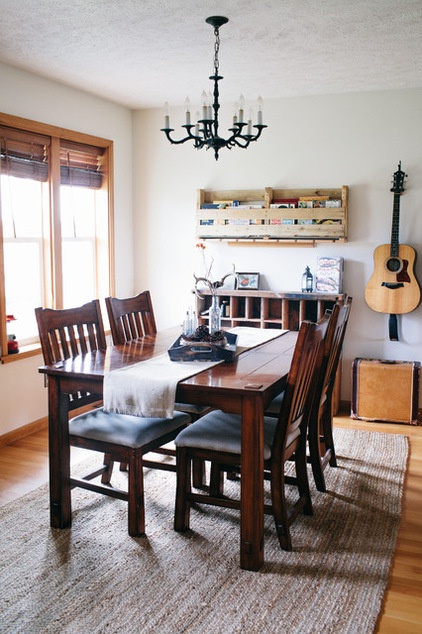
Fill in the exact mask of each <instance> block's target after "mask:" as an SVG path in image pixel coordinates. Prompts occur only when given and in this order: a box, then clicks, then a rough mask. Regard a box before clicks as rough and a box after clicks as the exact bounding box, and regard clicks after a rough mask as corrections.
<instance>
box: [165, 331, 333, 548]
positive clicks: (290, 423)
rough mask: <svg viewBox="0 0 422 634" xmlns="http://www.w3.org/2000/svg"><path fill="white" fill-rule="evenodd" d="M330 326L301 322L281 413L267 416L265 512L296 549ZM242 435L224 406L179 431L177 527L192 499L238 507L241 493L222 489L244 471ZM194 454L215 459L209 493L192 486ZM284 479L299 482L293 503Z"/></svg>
mask: <svg viewBox="0 0 422 634" xmlns="http://www.w3.org/2000/svg"><path fill="white" fill-rule="evenodd" d="M327 326H328V321H325V322H324V323H321V324H315V323H312V322H309V321H303V322H302V325H301V327H300V330H299V334H298V338H297V341H296V345H295V349H294V353H293V357H292V361H291V366H290V370H289V373H288V377H287V384H286V389H285V393H284V399H283V403H282V407H281V410H280V413H279V416H278V418H277V419H276V418H273V417H267V416H266V417H264V469H265V471H267V472H269V473H270V482H271V502H272V504H271V505H264V512H265V513H270V514H272V515H273V517H274V521H275V525H276V530H277V535H278V539H279V543H280V546H281V548H282V549H284V550H292V541H291V536H290V525H291V524H292V522H293V521H294V520H295V519H296V518H297V516H298V515H299V514H300V513H301V512H303V513H304V514H307V515H312V512H313V511H312V502H311V496H310V490H309V483H308V475H307V466H306V427H307V417H308V413H309V409H310V407H311V404H312V399H313V394H314V389H315V382H314V378H315V376H316V374H317V373H318V371H319V368H320V365H321V361H322V355H323V340H324V336H325V332H326V329H327ZM241 437H242V420H241V417H240V416H239V415H237V414H227V413H225V412H223V411H221V410H216V411H213V412H210V413H209V414H206V415H205V416H203V417H202V418H200V419H199V420H198V421H197V422H196V423H195V424H194V425H191V426H189V427H187V428H186V429H185V430H183V431H182V432H181V433H180V434H179V435H178V436H177V438H176V440H175V445H176V452H177V453H176V455H177V487H176V509H175V521H174V528H175V530H177V531H185V530H187V529H188V528H189V524H190V508H191V504H192V503H195V504H197V503H205V504H211V505H214V506H222V507H228V508H234V509H240V501H239V499H234V498H231V497H228V496H226V495H224V483H225V480H224V477H223V475H224V472H226V471H229V472H232V471H233V470H236V471H239V472H240V473H241V470H240V468H241ZM194 459H202V460H207V461H210V462H211V479H210V487H209V493H208V494H205V493H193V492H192V488H191V462H192V460H194ZM292 459H293V460H294V463H295V476H287V475H285V472H284V471H285V470H284V466H285V463H286V462H287V461H289V460H292ZM285 484H294V485H295V486H296V487H297V498H296V500H295V502H294V503H292V505H289V506H288V504H287V501H286V495H285ZM232 486H233V485H232Z"/></svg>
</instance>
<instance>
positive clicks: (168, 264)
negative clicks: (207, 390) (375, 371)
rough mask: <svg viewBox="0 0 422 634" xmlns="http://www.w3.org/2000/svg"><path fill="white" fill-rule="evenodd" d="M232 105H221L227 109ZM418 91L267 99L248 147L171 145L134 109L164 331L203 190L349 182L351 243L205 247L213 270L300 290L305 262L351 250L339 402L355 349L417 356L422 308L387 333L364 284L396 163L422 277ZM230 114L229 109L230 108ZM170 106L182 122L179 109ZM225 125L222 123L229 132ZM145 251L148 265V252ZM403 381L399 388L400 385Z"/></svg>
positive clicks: (179, 298)
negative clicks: (216, 153)
mask: <svg viewBox="0 0 422 634" xmlns="http://www.w3.org/2000/svg"><path fill="white" fill-rule="evenodd" d="M224 110H225V108H224V107H222V108H221V111H220V112H222V113H224ZM421 111H422V90H410V91H394V92H368V93H361V94H344V95H331V96H318V97H306V98H294V99H284V100H273V101H268V102H267V103H266V104H265V113H264V115H265V120H266V123H268V126H269V127H268V129H267V130H265V131H264V133H263V136H262V138H261V139H260V140H259V141H258V142H257V143H256V144H255V145H254V146H253V147H252V146H251V147H250V148H249V149H247V150H242V149H233V150H232V151H228V150H222V151H221V154H220V159H219V161H218V163H216V161H215V160H214V157H213V155H212V154H211V153H210V152H206V151H205V150H201V151H196V150H194V149H193V148H192V147H191V146H190V145H189V146H188V145H187V144H185V145H182V146H172V145H170V144H169V143H168V141H167V140H166V139H165V137H164V135H163V133H162V132H160V131H159V129H160V128H161V127H162V123H163V121H162V112H161V111H157V110H149V111H139V112H136V113H135V115H134V152H135V154H134V156H135V162H134V165H135V171H136V174H137V177H136V178H135V189H134V204H135V206H134V213H135V218H134V222H135V243H136V248H135V286H136V287H137V288H138V289H139V290H141V289H143V288H146V287H148V288H150V290H151V292H152V295H153V300H154V305H155V312H156V317H157V322H158V326H159V327H164V326H167V325H170V324H173V323H175V322H176V321H179V322H180V321H181V320H182V318H183V314H184V310H185V309H186V306H187V304H188V303H189V302H190V301H192V300H191V295H190V289H191V287H192V272H193V270H196V272H198V268H195V267H198V260H197V259H196V257H197V254H195V246H194V245H195V230H194V210H195V204H196V190H197V188H204V189H207V188H208V189H255V188H264V187H265V186H270V187H275V188H276V187H279V188H282V187H284V188H295V187H298V188H308V187H309V188H324V187H327V188H329V187H340V186H341V185H349V187H350V200H349V241H348V242H347V243H346V244H319V245H317V246H316V247H315V248H311V247H307V248H304V247H287V246H267V245H258V244H254V245H250V246H245V245H242V246H240V245H238V246H233V245H231V246H230V245H227V244H225V243H216V244H212V245H209V243H207V245H208V246H207V252H209V253H213V254H214V256H215V264H216V270H217V271H221V272H225V271H228V270H229V269H230V266H231V263H232V262H234V263H235V265H236V269H237V270H240V271H241V270H244V271H260V272H261V274H263V276H264V283H265V288H270V289H273V290H280V291H281V290H298V289H299V288H300V284H301V276H302V273H303V270H304V267H305V266H306V265H307V264H309V266H310V267H311V269H313V270H314V269H315V264H316V260H317V257H318V256H320V255H338V256H343V257H344V258H345V280H344V289H345V291H346V292H348V293H349V294H350V295H352V296H353V298H354V305H353V309H352V314H351V319H350V324H349V330H348V333H347V337H346V343H345V350H344V362H343V382H342V399H346V400H347V399H350V368H351V363H352V360H353V359H354V358H356V357H359V356H362V357H373V358H384V359H402V360H421V358H422V329H421V327H420V323H421V315H422V306H420V307H419V308H418V309H417V310H415V311H414V312H412V313H410V314H407V315H404V316H402V317H401V318H399V319H400V341H399V342H391V341H390V340H389V337H388V316H387V315H383V314H381V313H376V312H374V311H372V310H370V309H369V308H368V307H367V305H366V303H365V301H364V289H365V284H366V282H367V281H368V279H369V277H370V275H371V273H372V270H373V264H372V254H373V250H374V249H375V247H376V246H377V245H378V244H382V243H389V242H390V231H391V215H392V202H393V199H392V194H391V193H390V191H389V190H390V187H391V176H392V174H393V172H394V171H396V169H397V164H398V161H399V160H401V161H402V168H403V169H404V170H405V171H406V173H408V175H409V178H408V179H407V181H406V191H405V193H404V194H403V196H402V197H401V223H400V241H401V242H402V243H407V244H411V245H413V247H414V248H415V249H416V250H417V252H418V253H419V254H420V260H419V262H417V263H416V275H417V277H418V279H419V280H420V281H421V283H422V120H421V117H420V113H421ZM227 113H228V114H231V108H230V106H227ZM170 114H171V125H172V127H174V128H175V129H176V132H177V131H178V129H179V126H180V123H182V122H183V121H182V117H183V113H182V110H174V111H173V112H171V113H170ZM226 128H227V125H223V126H222V127H221V130H220V132H221V133H222V134H224V133H225V129H226ZM145 253H146V254H147V258H146V263H147V264H146V265H145V259H144V255H145ZM398 389H399V386H398Z"/></svg>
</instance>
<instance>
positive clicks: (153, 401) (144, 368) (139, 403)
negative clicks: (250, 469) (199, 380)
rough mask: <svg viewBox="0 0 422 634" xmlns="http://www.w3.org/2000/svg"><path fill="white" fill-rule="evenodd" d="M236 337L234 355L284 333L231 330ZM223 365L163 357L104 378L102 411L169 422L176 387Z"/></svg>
mask: <svg viewBox="0 0 422 634" xmlns="http://www.w3.org/2000/svg"><path fill="white" fill-rule="evenodd" d="M229 332H232V333H233V334H236V335H237V336H238V340H237V349H236V354H240V353H241V352H244V351H245V350H247V349H249V348H253V347H255V346H258V345H260V344H262V343H265V342H266V341H270V340H271V339H275V338H276V337H279V336H280V335H282V334H283V333H285V332H287V331H286V330H269V329H261V328H246V327H245V328H243V327H236V328H231V329H230V330H229ZM219 363H222V361H180V362H178V361H171V360H170V359H169V356H168V354H167V352H166V353H164V354H161V355H159V356H157V357H154V358H152V359H148V361H141V362H140V363H136V364H134V365H131V366H128V367H127V368H121V369H119V370H113V371H112V372H109V373H108V374H106V375H105V377H104V396H103V401H104V409H105V410H107V411H109V412H116V413H119V414H130V415H133V416H145V417H152V418H154V417H156V418H172V416H173V413H174V402H175V397H176V390H177V384H178V383H179V381H183V380H184V379H187V378H189V377H191V376H194V375H195V374H198V373H199V372H203V371H204V370H207V369H208V368H211V367H213V366H214V365H218V364H219Z"/></svg>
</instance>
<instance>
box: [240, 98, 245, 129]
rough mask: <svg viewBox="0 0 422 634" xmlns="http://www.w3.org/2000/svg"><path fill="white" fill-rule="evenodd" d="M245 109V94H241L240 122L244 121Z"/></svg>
mask: <svg viewBox="0 0 422 634" xmlns="http://www.w3.org/2000/svg"><path fill="white" fill-rule="evenodd" d="M244 110H245V98H244V96H243V95H240V98H239V123H243V113H244Z"/></svg>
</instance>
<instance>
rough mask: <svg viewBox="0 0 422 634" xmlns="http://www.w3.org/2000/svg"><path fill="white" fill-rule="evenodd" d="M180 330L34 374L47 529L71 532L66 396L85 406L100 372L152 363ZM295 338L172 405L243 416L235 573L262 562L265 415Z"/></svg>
mask: <svg viewBox="0 0 422 634" xmlns="http://www.w3.org/2000/svg"><path fill="white" fill-rule="evenodd" d="M179 334H180V328H171V329H167V330H163V331H160V332H158V333H157V334H156V335H154V336H148V337H144V338H142V339H138V340H136V341H133V342H130V343H127V344H124V345H119V346H114V345H111V346H109V347H107V349H106V350H102V351H96V352H90V353H87V354H84V355H79V356H77V357H74V358H71V359H67V360H65V361H60V362H58V363H55V364H52V365H44V366H42V367H40V368H39V371H40V372H41V373H42V374H45V375H47V377H48V424H49V469H50V523H51V526H52V527H53V528H66V527H69V526H70V525H71V496H70V492H71V485H70V446H69V431H68V418H69V409H70V408H69V404H70V400H69V395H71V394H75V393H77V392H78V391H79V392H81V391H82V392H89V393H90V395H91V396H92V401H93V402H94V401H98V400H99V399H101V398H102V395H103V381H104V376H105V375H106V373H108V372H110V371H112V370H117V369H120V368H123V367H126V366H128V365H131V364H135V363H138V362H140V361H145V360H148V359H151V358H152V357H154V356H157V355H160V354H163V352H166V351H167V350H168V349H169V348H170V346H171V345H172V343H173V342H174V341H175V339H176V338H177V336H178V335H179ZM296 339H297V332H291V331H288V332H285V331H280V336H278V337H276V338H274V339H272V340H270V341H268V342H267V343H263V344H261V345H258V346H256V347H253V348H249V349H247V350H246V351H244V352H242V353H241V354H239V355H238V356H236V357H235V359H234V360H233V361H231V362H229V363H221V364H218V365H215V366H213V367H211V368H209V369H207V370H204V371H200V372H199V373H197V374H195V375H194V376H191V377H190V378H187V379H184V380H183V381H180V382H179V383H178V386H177V392H176V401H177V402H181V403H192V404H200V405H209V406H211V407H214V408H219V409H223V410H224V411H226V412H231V413H236V414H240V415H241V416H242V464H241V473H242V478H241V512H240V566H241V568H243V569H246V570H259V569H260V567H261V566H262V564H263V562H264V478H263V473H264V454H263V444H264V431H263V421H264V411H265V408H266V407H267V405H268V404H269V403H270V401H271V400H272V399H273V398H274V397H275V396H276V394H278V393H279V392H280V391H282V389H283V387H284V384H285V380H286V376H287V373H288V370H289V368H290V361H291V358H292V354H293V350H294V345H295V343H296Z"/></svg>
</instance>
